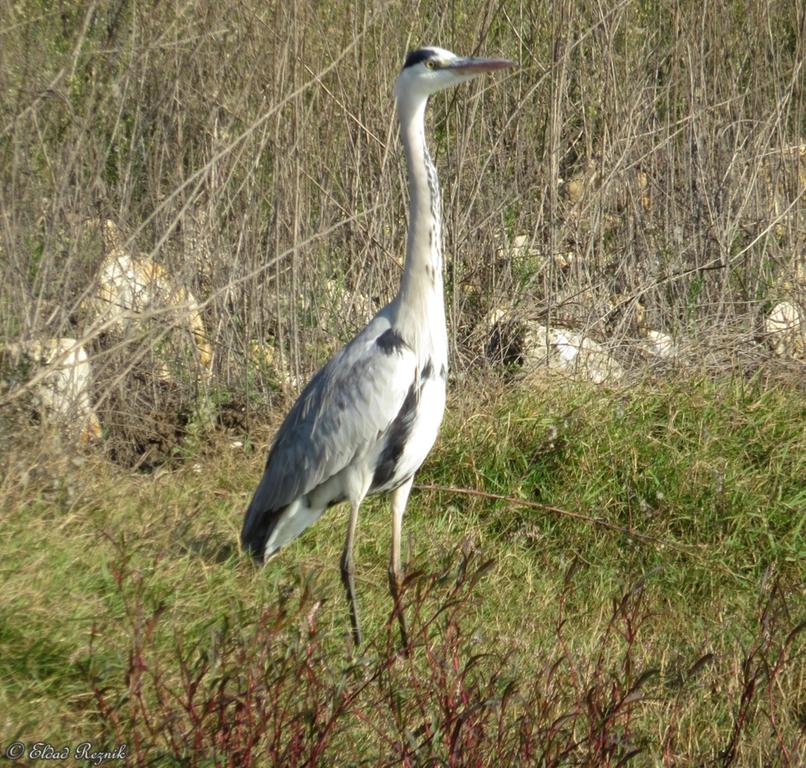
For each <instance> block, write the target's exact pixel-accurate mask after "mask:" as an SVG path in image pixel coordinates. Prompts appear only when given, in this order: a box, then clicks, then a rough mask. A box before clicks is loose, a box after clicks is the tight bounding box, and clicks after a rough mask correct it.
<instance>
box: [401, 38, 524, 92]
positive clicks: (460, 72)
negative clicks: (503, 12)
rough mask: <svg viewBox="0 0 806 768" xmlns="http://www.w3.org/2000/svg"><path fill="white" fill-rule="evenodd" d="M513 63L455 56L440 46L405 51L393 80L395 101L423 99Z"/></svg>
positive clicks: (505, 67)
mask: <svg viewBox="0 0 806 768" xmlns="http://www.w3.org/2000/svg"><path fill="white" fill-rule="evenodd" d="M511 66H513V63H512V62H511V61H507V60H506V59H483V58H479V57H477V56H465V57H463V56H457V55H456V54H455V53H451V52H450V51H446V50H445V49H444V48H437V47H434V46H431V47H429V48H419V49H417V50H415V51H409V54H408V55H407V56H406V61H405V63H404V64H403V70H402V71H401V73H400V74H399V75H398V78H397V82H396V83H395V95H396V97H397V99H398V100H401V99H406V100H408V99H414V100H416V101H419V100H424V99H427V98H428V97H429V96H430V95H431V94H433V93H436V92H437V91H441V90H443V89H445V88H450V87H452V86H454V85H458V84H459V83H463V82H465V81H466V80H472V79H473V78H474V77H478V76H479V75H483V74H484V73H485V72H494V71H495V70H498V69H507V68H508V67H511Z"/></svg>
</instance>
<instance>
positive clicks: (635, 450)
mask: <svg viewBox="0 0 806 768" xmlns="http://www.w3.org/2000/svg"><path fill="white" fill-rule="evenodd" d="M428 43H436V44H439V45H442V46H444V47H447V48H450V49H452V50H455V51H457V52H462V53H473V52H483V53H487V54H490V55H500V56H505V57H508V58H511V59H513V60H515V61H516V62H517V63H518V66H517V68H516V69H515V70H514V71H513V72H512V73H511V74H508V75H505V76H502V77H497V78H495V79H492V78H491V79H489V80H485V81H483V82H480V83H477V84H474V85H472V86H468V87H466V88H465V89H464V90H457V91H455V92H451V93H447V94H445V95H440V96H439V97H437V98H435V99H434V100H433V104H432V107H431V112H430V135H431V145H432V149H433V152H432V154H433V155H434V157H435V161H436V164H437V166H438V169H439V172H440V178H441V180H442V184H443V199H444V209H445V227H444V229H445V238H446V243H445V245H446V253H447V255H448V257H447V262H448V263H447V273H446V289H447V302H448V325H449V333H450V339H451V362H452V368H453V374H452V380H451V386H452V392H453V394H452V409H451V410H452V412H453V414H454V415H453V416H451V417H450V418H449V422H448V424H447V425H446V430H445V432H444V435H443V438H442V440H441V443H440V446H439V448H438V450H437V452H436V454H435V455H434V457H433V458H432V459H431V460H429V463H428V465H427V467H426V468H425V469H424V472H423V474H422V476H421V479H422V482H423V483H425V484H427V485H429V486H431V489H430V490H428V489H425V490H421V491H420V492H419V493H418V494H417V497H418V498H417V499H416V500H415V499H413V501H414V503H413V505H412V509H411V512H410V514H409V516H408V517H409V519H408V520H407V526H408V527H409V530H410V531H411V533H412V546H411V557H412V563H411V564H410V567H411V569H412V571H413V572H414V574H415V575H414V576H413V577H412V580H411V583H410V585H409V588H408V590H409V591H408V610H409V611H410V612H411V613H412V623H413V625H414V627H415V636H416V639H415V647H414V649H413V652H412V654H411V655H410V656H409V657H407V658H401V657H398V656H397V655H396V654H395V652H394V650H395V649H394V639H393V636H392V631H391V629H387V625H386V619H388V609H389V601H388V600H387V598H386V596H385V589H384V585H385V575H384V572H385V560H386V557H387V555H386V548H387V539H386V537H387V536H388V531H387V528H388V525H387V523H388V520H387V515H386V514H385V513H384V512H380V510H381V509H382V508H383V506H382V504H381V503H374V504H372V505H369V506H368V509H367V511H366V513H365V516H364V517H365V519H366V525H364V524H363V523H362V526H363V527H362V540H363V544H362V548H363V550H362V551H361V552H360V553H359V560H358V561H359V563H365V565H364V566H363V567H364V568H365V569H366V570H365V574H364V576H363V577H362V579H361V580H362V581H363V582H364V583H363V584H362V586H361V590H362V599H363V600H364V601H365V603H366V610H367V611H368V613H369V616H370V618H369V621H368V624H371V623H373V622H374V624H375V626H376V627H377V628H378V629H377V630H376V635H375V637H373V639H372V640H371V641H370V644H369V648H368V650H367V652H366V654H365V655H364V657H363V659H361V660H358V661H357V662H355V663H350V662H348V660H347V657H346V655H345V648H344V642H343V630H344V628H345V626H346V624H345V622H344V618H345V616H344V615H343V611H342V606H341V604H340V599H341V598H340V594H339V587H338V581H337V576H336V574H335V571H336V570H337V569H336V562H337V554H336V552H337V551H338V549H339V547H340V544H341V538H342V535H343V534H342V526H341V518H340V517H339V516H338V513H337V512H334V513H333V516H332V517H330V516H329V517H328V518H326V520H327V521H328V522H326V523H323V525H322V530H321V531H317V532H311V534H310V535H309V536H308V537H307V538H305V539H304V540H303V541H302V542H300V543H299V545H295V546H294V548H293V550H290V551H289V553H288V555H287V556H286V557H285V558H284V559H283V560H282V561H281V562H278V563H277V564H276V565H272V566H271V567H270V568H269V569H267V571H266V572H265V573H261V574H254V573H253V572H252V571H251V569H250V567H249V566H248V564H247V563H244V562H242V561H241V559H240V558H239V556H238V554H237V552H236V551H235V541H236V537H237V530H238V526H239V522H240V520H239V518H240V515H241V513H242V509H243V506H244V504H245V503H246V500H247V498H246V497H247V496H248V494H249V491H250V490H251V486H252V485H253V483H254V481H255V479H256V478H257V476H258V474H259V472H260V467H261V464H262V461H263V455H264V454H263V451H264V447H265V444H266V442H267V440H268V439H269V438H270V436H271V428H272V427H273V426H274V425H276V423H277V420H278V419H279V417H280V416H281V415H282V412H283V409H284V408H285V407H287V404H288V402H289V399H290V398H292V397H293V396H294V395H295V394H296V392H297V391H298V389H299V385H300V383H302V382H304V380H305V379H306V377H307V376H309V375H310V374H311V373H312V372H313V371H314V370H315V369H316V368H317V367H318V366H319V365H320V364H321V362H322V361H323V360H324V359H325V357H326V356H327V355H328V353H329V352H330V351H332V350H333V349H335V348H336V347H337V346H338V345H340V344H341V343H343V342H344V341H346V340H347V339H348V338H349V337H350V336H351V335H352V333H353V332H354V331H355V329H356V328H357V327H359V326H360V325H361V324H362V323H363V322H364V321H365V320H366V319H367V318H368V316H370V315H371V314H372V312H373V311H374V310H375V309H376V308H378V307H380V306H381V305H382V304H383V303H384V302H385V301H386V300H387V299H388V298H390V297H391V295H392V294H393V293H394V291H395V289H396V286H397V283H398V279H399V273H400V269H401V266H402V260H401V256H402V254H403V252H404V248H405V245H404V243H405V232H406V218H405V205H406V200H405V191H406V185H405V166H404V164H403V161H402V158H401V156H400V151H399V143H398V141H397V135H396V130H397V128H396V119H395V115H394V111H393V103H392V96H391V94H392V88H393V81H394V78H395V76H396V74H397V72H398V71H399V67H400V62H401V61H402V59H403V56H404V54H405V51H406V50H407V49H409V48H412V47H418V46H420V45H422V44H428ZM805 54H806V5H804V3H803V2H802V1H801V0H779V1H777V2H776V1H774V0H767V1H761V0H760V1H759V2H750V3H746V2H732V1H730V0H725V1H724V2H706V3H702V2H696V3H695V2H687V1H685V0H679V1H676V2H675V1H673V0H666V1H661V0H656V1H649V0H647V1H645V2H642V1H640V0H621V1H620V2H614V1H611V0H608V2H596V1H595V0H581V1H580V2H574V3H571V2H562V1H558V2H552V3H537V2H523V1H520V2H509V0H503V1H502V2H497V3H492V2H489V0H484V1H483V2H478V1H476V0H471V2H468V3H462V4H457V3H447V4H445V3H443V4H439V3H432V2H421V3H418V4H416V5H415V6H412V5H411V4H409V3H400V2H387V3H378V2H373V3H366V2H358V3H347V2H333V3H327V4H321V3H312V2H304V1H302V0H300V1H298V2H294V1H292V2H282V3H280V2H253V0H240V1H239V2H230V3H220V2H217V3H216V2H205V1H204V0H187V1H186V2H179V1H177V2H167V3H163V2H137V1H135V0H106V1H104V0H99V1H98V2H87V1H86V0H84V1H82V2H70V1H69V0H63V1H62V2H56V3H53V2H44V1H42V2H37V1H36V0H34V1H32V2H12V1H11V0H7V2H4V3H3V4H2V6H1V7H0V93H2V101H0V338H1V339H2V340H3V342H4V344H11V343H14V342H20V341H22V342H26V341H30V340H34V339H41V338H50V337H62V336H64V337H73V338H77V339H80V340H81V341H82V343H83V344H84V345H85V347H86V348H87V349H88V351H89V352H90V357H91V361H92V366H93V380H94V389H93V402H94V404H95V408H96V410H97V412H98V415H99V417H100V420H101V425H102V426H103V429H104V442H103V444H102V447H96V448H95V449H90V450H88V451H85V452H81V451H78V450H77V449H75V448H74V447H73V446H71V445H70V444H69V443H67V442H65V441H60V439H59V438H58V436H57V435H56V434H55V433H52V432H51V431H49V430H47V429H46V428H45V427H47V425H43V426H42V429H39V430H37V429H32V428H31V426H30V424H29V415H30V414H29V411H30V402H29V400H28V398H29V396H30V395H31V393H32V390H33V384H32V377H31V375H30V371H22V372H20V371H19V369H12V370H7V369H4V376H3V379H4V381H3V388H2V392H0V398H2V399H0V404H2V406H3V408H2V414H0V420H1V421H2V427H3V430H4V434H3V437H2V441H3V447H2V451H3V453H2V467H3V478H2V486H0V492H2V498H3V508H4V511H3V513H2V520H3V526H4V532H5V533H6V534H7V535H6V536H4V540H5V541H4V543H3V544H2V548H3V552H2V562H3V566H2V568H3V571H4V577H5V579H6V587H5V588H4V590H3V595H2V597H0V622H2V623H0V627H1V628H2V634H0V657H2V659H3V661H2V663H0V686H1V688H0V706H2V710H3V712H4V714H3V716H2V717H3V719H2V720H0V729H1V730H2V738H3V739H5V740H6V741H11V740H12V739H13V738H21V739H23V740H24V741H26V742H27V741H33V740H35V739H48V740H51V739H52V740H54V741H64V742H65V743H68V742H72V741H76V740H82V739H84V738H88V739H89V738H92V739H95V740H96V741H97V742H98V743H99V744H100V743H104V744H111V743H112V741H113V740H115V739H118V740H120V741H122V742H125V743H127V744H128V745H129V748H130V753H131V754H133V755H135V756H136V759H134V762H135V763H137V764H142V765H147V764H157V765H174V764H176V765H203V764H204V765H206V764H222V765H224V764H232V765H248V764H256V765H260V764H263V761H265V760H266V759H267V757H266V756H267V755H268V757H269V758H270V759H271V760H272V761H274V762H275V763H278V764H288V765H290V764H314V763H316V762H317V761H318V762H320V763H322V764H333V763H343V764H359V763H361V762H362V759H363V761H364V762H366V763H367V764H392V763H395V762H404V763H406V764H410V765H432V764H434V765H435V764H453V765H464V764H480V765H495V764H516V763H520V764H530V763H532V762H534V763H536V764H545V765H566V764H591V765H593V764H596V765H598V764H612V765H616V764H620V762H621V763H625V762H627V761H630V760H632V761H634V762H637V763H638V764H647V765H653V764H658V765H660V764H663V765H688V764H710V763H719V764H725V765H730V764H746V765H777V764H782V765H785V764H788V765H798V764H800V763H801V762H802V760H803V756H804V751H803V750H804V722H806V699H804V664H803V645H802V639H801V635H800V634H799V630H800V629H801V628H802V626H803V624H802V621H803V582H804V579H803V576H804V571H803V565H802V564H803V562H804V555H805V554H806V553H805V552H804V546H803V539H802V526H803V519H804V511H806V495H805V492H804V487H803V482H802V477H803V476H805V475H806V472H804V459H803V457H804V455H806V452H804V448H806V445H804V435H803V421H804V398H803V380H804V376H803V364H802V362H798V361H796V360H795V361H793V360H790V361H788V362H787V361H772V360H770V352H769V349H768V347H767V345H766V344H765V340H764V338H763V337H764V322H763V320H764V317H765V315H766V313H767V312H768V311H769V310H770V309H771V307H772V306H774V305H775V304H776V303H778V302H779V301H782V300H790V301H793V302H795V303H799V304H800V305H801V306H804V304H806V265H805V262H806V200H805V198H804V196H805V195H806V151H804V141H805V140H806V105H805V104H804V82H805V81H806V78H804V58H806V55H805ZM105 220H111V221H113V222H114V223H115V224H116V225H117V227H118V228H119V229H120V231H121V232H122V233H123V240H124V243H123V245H124V247H125V248H126V249H128V250H129V251H131V252H132V253H135V254H136V253H142V254H146V255H147V256H148V258H150V259H151V260H153V262H154V263H156V264H158V265H159V266H160V268H161V269H163V270H164V271H165V273H166V274H169V275H171V276H172V279H173V280H175V281H176V282H177V283H178V284H180V285H182V286H184V287H185V288H186V289H187V290H190V291H191V292H192V294H193V295H194V296H195V297H196V298H197V299H198V302H199V304H200V306H201V312H202V317H203V321H204V325H205V328H206V332H207V335H208V340H209V343H210V345H211V347H212V349H213V351H214V357H213V363H212V370H211V373H210V374H209V375H201V372H200V371H199V368H200V362H199V359H198V354H197V353H195V352H194V349H193V345H185V346H184V348H182V347H173V346H167V345H166V339H167V338H169V337H170V335H171V334H173V333H179V332H180V331H181V325H182V321H181V316H178V315H177V312H176V307H175V306H172V305H170V304H164V305H162V306H160V305H155V306H152V307H150V308H149V311H148V312H147V313H143V314H142V316H141V317H140V318H139V321H138V322H136V323H133V324H131V325H130V326H129V328H128V331H127V333H126V334H125V335H123V336H110V334H109V333H108V330H109V329H108V328H105V327H103V324H98V323H94V322H93V321H92V318H89V317H87V313H86V310H85V307H86V299H87V297H88V296H91V295H92V293H93V291H94V290H95V288H96V287H97V284H98V281H97V273H98V268H99V265H100V264H101V262H102V260H103V258H104V255H105V248H106V246H105V244H104V241H103V238H102V236H101V229H102V228H101V227H99V226H98V223H99V222H102V221H105ZM519 235H525V236H526V242H527V244H528V247H525V248H518V249H514V248H512V247H510V244H511V243H512V242H513V241H514V240H515V238H516V237H517V236H519ZM185 309H188V308H187V307H185ZM501 312H503V313H504V314H505V315H506V316H507V317H508V318H511V319H521V320H529V321H534V320H539V321H541V322H544V323H549V324H564V325H568V326H571V327H573V328H577V329H580V330H583V331H584V332H585V333H586V334H589V335H590V336H592V337H593V338H596V339H599V340H602V341H604V340H606V341H607V342H608V344H609V345H610V348H611V349H613V350H614V354H615V355H616V356H617V357H618V359H619V360H620V361H621V362H622V363H623V364H624V365H625V366H627V367H628V369H629V372H630V377H629V379H628V381H627V382H623V383H622V385H621V386H620V387H619V388H617V389H613V388H611V389H607V390H602V389H593V388H591V387H590V386H589V385H584V384H575V385H571V384H568V383H567V382H565V381H557V380H553V379H548V380H543V379H541V378H532V379H530V380H529V381H528V382H527V383H520V384H518V385H517V386H515V387H513V380H512V379H511V378H508V377H509V376H511V374H512V367H513V364H515V367H516V364H517V361H518V355H517V354H510V353H509V352H508V351H507V349H503V350H501V356H502V357H503V360H501V359H495V358H492V359H491V356H490V344H489V341H490V317H491V316H494V315H495V313H499V314H500V313H501ZM646 328H652V329H655V330H659V331H663V332H665V333H668V334H670V335H671V336H672V337H673V338H674V339H675V342H676V344H677V347H678V355H677V357H676V359H675V361H674V362H672V363H666V364H665V367H664V368H663V369H658V368H657V366H656V365H654V364H653V363H652V361H648V360H647V359H646V357H645V356H643V355H641V354H640V353H639V352H638V342H639V341H640V338H641V335H642V333H644V332H645V330H646ZM166 349H168V350H170V351H169V352H168V353H166ZM183 350H184V351H183ZM166 354H170V355H171V356H172V357H171V360H170V361H169V362H170V367H171V370H172V375H171V376H170V377H169V378H168V380H166V378H165V377H160V376H156V375H155V373H154V371H155V369H156V367H157V366H158V362H157V361H158V360H159V359H160V358H162V359H163V360H164V357H165V355H166ZM513 389H514V392H513V391H510V392H508V393H507V392H505V390H513ZM235 437H237V438H238V443H240V445H236V444H235V442H234V438H235ZM110 459H111V460H112V461H111V462H110ZM132 468H133V469H132ZM146 470H151V471H150V472H146ZM448 486H450V487H453V488H458V489H459V491H461V493H460V492H456V491H448V490H446V487H448ZM440 489H441V490H440ZM490 493H492V494H498V495H499V496H501V497H506V498H489V497H485V496H483V495H480V494H490ZM530 504H531V505H533V506H531V507H530V506H529V505H530ZM534 505H537V506H534ZM541 505H544V506H541ZM545 505H548V506H545ZM552 509H553V510H554V511H553V512H552V511H551V510H552ZM574 515H576V516H577V517H576V518H574V517H573V516H574ZM463 538H464V542H465V543H464V546H463V548H461V549H460V550H459V551H454V549H453V548H454V547H456V545H457V544H458V543H459V542H461V541H462V540H463ZM480 553H483V555H482V554H480ZM575 554H576V555H577V556H578V558H579V560H578V561H575V562H576V565H573V566H572V560H573V556H574V555H575ZM488 558H489V559H491V561H492V563H493V565H492V566H491V568H490V569H488V570H484V569H481V570H480V571H479V570H477V567H478V566H480V565H481V564H482V562H486V560H487V559H488ZM320 571H321V573H320ZM474 573H478V577H477V578H475V579H474V578H473V577H472V574H474ZM312 574H314V575H312ZM278 594H279V595H281V596H283V599H282V600H280V601H279V602H278ZM328 597H332V599H330V600H326V602H325V604H324V607H322V604H321V602H320V601H321V600H323V599H326V598H328ZM66 606H69V608H66ZM74 610H75V615H73V611H74ZM20 615H24V616H25V617H26V619H25V621H24V622H20V620H19V616H20ZM257 619H259V622H258V624H257V629H256V625H255V621H256V620H257ZM7 737H8V738H7ZM502 755H505V756H508V758H507V759H506V760H502V758H501V756H502ZM641 761H644V762H643V763H642V762H641Z"/></svg>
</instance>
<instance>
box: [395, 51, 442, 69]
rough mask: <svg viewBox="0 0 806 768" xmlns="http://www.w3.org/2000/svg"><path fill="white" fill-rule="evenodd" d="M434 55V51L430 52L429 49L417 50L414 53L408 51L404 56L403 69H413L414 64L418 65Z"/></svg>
mask: <svg viewBox="0 0 806 768" xmlns="http://www.w3.org/2000/svg"><path fill="white" fill-rule="evenodd" d="M436 55H437V54H436V51H432V50H431V49H430V48H418V49H417V50H416V51H409V52H408V53H407V54H406V61H405V62H404V64H403V69H406V67H413V66H414V65H415V64H419V63H420V62H421V61H425V60H426V59H431V58H433V57H434V56H436Z"/></svg>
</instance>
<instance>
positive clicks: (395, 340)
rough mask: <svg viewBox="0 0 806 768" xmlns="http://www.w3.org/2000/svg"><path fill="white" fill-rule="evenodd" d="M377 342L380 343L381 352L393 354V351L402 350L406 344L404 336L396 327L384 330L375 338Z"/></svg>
mask: <svg viewBox="0 0 806 768" xmlns="http://www.w3.org/2000/svg"><path fill="white" fill-rule="evenodd" d="M375 343H376V344H377V345H378V348H379V349H380V350H381V352H384V353H386V354H387V355H391V354H392V353H393V352H400V350H401V349H403V347H405V346H406V342H405V341H403V337H402V336H401V335H400V334H399V333H398V332H397V331H396V330H395V329H394V328H390V329H389V330H388V331H384V332H383V333H382V334H381V335H380V336H378V338H377V339H375Z"/></svg>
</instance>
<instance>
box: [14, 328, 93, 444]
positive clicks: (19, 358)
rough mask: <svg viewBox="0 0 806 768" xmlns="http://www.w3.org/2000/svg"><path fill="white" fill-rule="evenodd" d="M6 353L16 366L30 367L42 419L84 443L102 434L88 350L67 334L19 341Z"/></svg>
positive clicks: (32, 384) (31, 379)
mask: <svg viewBox="0 0 806 768" xmlns="http://www.w3.org/2000/svg"><path fill="white" fill-rule="evenodd" d="M4 353H5V354H6V355H8V356H10V357H11V360H12V362H13V363H14V364H15V365H21V364H27V365H28V366H29V374H30V382H31V386H32V390H33V392H34V396H35V401H36V404H37V407H38V408H39V411H40V414H41V416H42V418H43V419H46V420H48V419H49V420H51V421H53V422H55V423H57V424H59V426H60V427H62V428H63V429H64V430H65V431H67V432H68V433H73V434H74V435H76V436H77V437H78V439H79V441H81V442H84V443H86V442H89V441H91V440H97V439H99V438H100V437H101V425H100V423H99V421H98V416H97V415H96V413H95V409H94V408H93V407H92V396H91V392H92V368H91V366H90V362H89V359H88V357H87V352H86V350H85V349H84V347H82V346H81V344H79V343H78V341H77V340H76V339H71V338H67V337H62V338H52V339H41V340H35V341H27V342H16V343H14V344H9V345H7V346H6V347H5V350H4Z"/></svg>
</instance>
